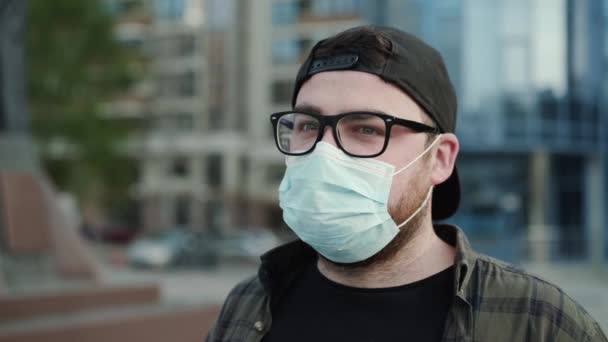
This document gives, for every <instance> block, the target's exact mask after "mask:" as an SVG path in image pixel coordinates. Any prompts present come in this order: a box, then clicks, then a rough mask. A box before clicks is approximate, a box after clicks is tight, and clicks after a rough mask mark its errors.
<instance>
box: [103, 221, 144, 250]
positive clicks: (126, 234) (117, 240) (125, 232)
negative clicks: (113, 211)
mask: <svg viewBox="0 0 608 342" xmlns="http://www.w3.org/2000/svg"><path fill="white" fill-rule="evenodd" d="M97 231H98V232H99V239H100V240H101V241H102V242H106V243H111V244H117V245H126V244H128V243H130V242H131V241H132V240H133V239H134V238H135V237H136V236H137V233H138V232H139V229H138V228H137V227H132V226H129V225H125V224H108V225H105V226H101V227H99V228H98V229H97Z"/></svg>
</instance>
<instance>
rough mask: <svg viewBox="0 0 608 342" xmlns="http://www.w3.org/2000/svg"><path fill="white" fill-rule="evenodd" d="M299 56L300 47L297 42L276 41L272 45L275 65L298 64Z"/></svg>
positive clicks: (289, 40)
mask: <svg viewBox="0 0 608 342" xmlns="http://www.w3.org/2000/svg"><path fill="white" fill-rule="evenodd" d="M299 55H300V46H299V42H298V41H296V40H293V39H285V40H276V41H274V42H273V43H272V61H273V62H274V63H281V64H288V63H296V62H297V61H298V58H299Z"/></svg>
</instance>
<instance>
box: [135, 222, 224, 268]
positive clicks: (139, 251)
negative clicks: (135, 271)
mask: <svg viewBox="0 0 608 342" xmlns="http://www.w3.org/2000/svg"><path fill="white" fill-rule="evenodd" d="M210 245H211V242H210V241H208V239H206V238H205V237H204V236H202V235H200V234H196V233H192V232H189V231H187V230H181V229H171V230H166V231H162V232H159V233H156V234H152V235H148V236H145V237H142V238H140V239H137V240H136V241H135V242H134V243H133V244H131V245H130V246H129V249H128V251H127V257H128V260H129V263H130V264H132V265H133V266H136V267H154V268H166V267H171V266H182V265H200V266H211V265H213V264H214V263H215V252H214V251H213V250H212V248H211V247H210Z"/></svg>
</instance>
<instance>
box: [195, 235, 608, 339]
mask: <svg viewBox="0 0 608 342" xmlns="http://www.w3.org/2000/svg"><path fill="white" fill-rule="evenodd" d="M435 230H436V232H437V234H438V235H439V236H440V237H441V238H442V239H443V240H444V241H446V242H448V243H450V244H451V245H453V246H455V247H456V249H457V254H456V263H455V266H456V267H455V272H454V273H455V276H454V297H453V301H452V305H451V308H450V311H449V313H448V317H447V320H446V322H445V329H444V334H443V339H442V340H443V341H471V342H473V341H479V342H501V341H505V342H507V341H508V342H517V341H551V342H554V341H563V342H584V341H597V342H600V341H601V342H608V340H607V339H606V336H605V335H604V333H603V332H602V331H601V329H600V327H599V325H598V324H597V322H595V321H594V320H593V318H591V316H589V314H588V313H587V312H586V311H585V310H584V309H583V308H582V307H581V306H580V305H578V304H577V303H576V302H575V301H574V300H572V298H570V297H568V296H567V295H566V294H565V293H564V292H563V291H562V290H561V289H560V288H558V287H557V286H555V285H552V284H550V283H548V282H546V281H544V280H542V279H539V278H537V277H535V276H532V275H529V274H527V273H525V272H523V271H521V270H519V269H516V268H514V267H513V266H511V265H508V264H506V263H503V262H500V261H498V260H495V259H492V258H490V257H488V256H485V255H480V254H477V253H475V252H474V251H473V250H471V247H470V246H469V243H468V241H467V239H466V237H465V236H464V234H463V233H462V232H461V231H460V230H459V229H458V228H456V227H455V226H451V225H437V226H435ZM314 258H316V253H315V252H314V250H313V249H312V248H310V247H309V246H307V245H306V244H304V243H303V242H301V241H294V242H291V243H289V244H286V245H283V246H281V247H278V248H276V249H274V250H272V251H270V252H268V253H266V254H265V255H264V256H262V265H261V266H260V269H259V272H258V275H257V276H255V277H253V278H250V279H248V280H246V281H243V282H242V283H240V284H238V285H237V286H236V287H235V288H234V289H233V290H232V291H231V292H230V294H229V295H228V297H227V299H226V301H225V302H224V305H223V307H222V310H221V312H220V315H219V317H218V319H217V321H216V322H215V325H214V326H213V327H212V328H211V331H210V332H209V335H208V336H207V341H210V342H220V341H231V342H239V341H261V340H262V338H263V337H264V335H265V334H266V333H267V332H268V331H269V329H270V326H271V324H272V315H271V312H272V310H271V308H272V307H273V306H274V304H275V303H276V302H278V301H279V300H280V299H281V296H282V294H284V293H285V291H289V285H290V283H291V282H292V281H293V280H294V279H296V277H297V275H298V274H299V272H300V271H301V270H302V269H303V265H305V264H306V263H307V262H310V261H311V260H314ZM294 334H297V332H295V331H294Z"/></svg>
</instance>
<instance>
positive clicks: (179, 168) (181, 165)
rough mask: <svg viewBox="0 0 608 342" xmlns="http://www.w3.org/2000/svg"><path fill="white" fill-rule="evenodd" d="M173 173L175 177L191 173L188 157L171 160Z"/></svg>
mask: <svg viewBox="0 0 608 342" xmlns="http://www.w3.org/2000/svg"><path fill="white" fill-rule="evenodd" d="M170 171H171V175H172V176H175V177H180V178H181V177H187V176H188V174H189V173H190V169H189V167H188V159H186V158H184V157H180V158H176V159H174V160H173V161H172V162H171V170H170Z"/></svg>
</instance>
